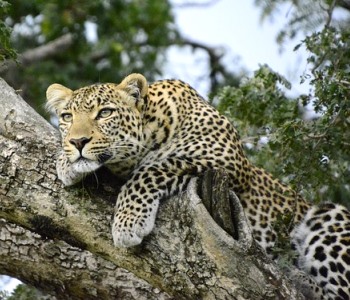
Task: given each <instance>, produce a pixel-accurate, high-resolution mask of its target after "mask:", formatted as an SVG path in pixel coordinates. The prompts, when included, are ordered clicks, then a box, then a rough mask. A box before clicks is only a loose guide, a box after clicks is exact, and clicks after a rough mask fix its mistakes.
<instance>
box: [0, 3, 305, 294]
mask: <svg viewBox="0 0 350 300" xmlns="http://www.w3.org/2000/svg"><path fill="white" fill-rule="evenodd" d="M186 1H187V0H172V2H173V3H183V2H186ZM198 2H200V1H198ZM205 2H207V0H205ZM287 14H288V8H286V11H285V12H283V11H282V13H281V14H280V15H279V16H276V17H275V19H274V23H272V22H269V21H265V22H264V23H261V22H260V10H259V9H258V8H257V7H255V6H254V0H245V1H239V0H218V1H216V2H215V4H214V5H212V6H209V7H205V8H199V7H197V6H196V7H193V8H177V9H175V18H176V23H177V24H178V26H179V28H180V30H181V32H182V34H183V35H184V36H185V37H187V38H189V39H192V40H195V41H200V42H202V43H204V44H207V45H211V46H221V47H223V50H224V51H225V52H226V53H227V57H226V59H225V62H226V63H227V64H228V68H229V69H231V70H235V71H236V72H239V71H240V70H242V69H245V70H247V71H249V73H250V74H252V72H253V71H254V70H256V69H257V68H258V67H259V64H268V65H269V66H270V67H271V68H272V69H273V70H274V71H277V72H279V73H280V74H282V75H283V76H285V77H286V78H287V79H288V80H290V81H291V82H292V83H293V90H292V92H291V93H292V94H293V95H297V94H300V93H301V92H306V91H307V90H308V87H307V85H304V86H300V85H299V84H298V83H299V81H300V80H299V77H300V75H302V73H303V72H304V71H305V70H306V58H307V54H306V53H305V52H298V53H296V52H294V51H293V48H294V46H295V45H296V44H297V43H298V42H299V41H297V40H296V41H292V42H291V43H288V44H286V45H285V46H284V51H283V52H282V53H280V47H279V46H278V45H277V43H276V35H277V32H278V30H279V29H281V28H282V26H283V24H284V23H285V22H286V18H287ZM204 61H205V57H204V56H203V53H200V52H196V53H193V52H192V51H189V49H186V50H181V51H179V49H176V48H174V49H171V50H170V51H169V52H168V63H167V64H166V66H164V70H165V73H166V77H168V78H180V79H182V80H184V81H187V82H188V83H190V84H191V85H192V86H193V87H195V88H196V89H198V90H199V92H200V93H201V94H202V95H206V94H207V93H208V86H207V80H206V79H205V78H202V80H198V78H200V77H201V75H202V74H204V73H205V72H204V70H205V67H206V66H205V64H204V63H203V62H204ZM16 284H17V281H14V280H13V281H11V282H10V283H9V284H8V285H6V286H5V287H4V286H2V285H1V282H0V290H2V289H6V290H9V291H11V290H12V289H13V288H14V287H15V286H16Z"/></svg>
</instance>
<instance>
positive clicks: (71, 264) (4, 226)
mask: <svg viewBox="0 0 350 300" xmlns="http://www.w3.org/2000/svg"><path fill="white" fill-rule="evenodd" d="M0 107H1V108H2V109H1V111H0V219H1V221H0V249H1V250H0V273H5V274H9V275H11V276H15V277H17V278H19V279H20V280H22V281H24V282H27V283H30V284H32V285H33V286H35V287H38V288H40V289H43V290H48V289H49V291H50V292H51V293H54V294H55V295H56V296H57V297H58V298H62V299H63V298H64V299H82V298H84V299H114V298H115V299H120V298H123V299H169V297H170V296H171V297H174V298H176V299H214V298H215V299H268V297H270V296H271V297H272V298H273V299H303V298H302V296H301V295H300V294H299V293H298V292H297V291H296V290H295V288H294V287H293V286H291V284H290V283H289V282H288V280H286V278H285V277H284V276H283V275H282V274H281V273H280V272H279V271H278V269H277V268H276V266H275V265H274V263H273V262H271V261H270V260H269V259H268V258H267V257H266V256H265V254H264V253H263V252H262V251H261V250H259V248H258V247H257V246H256V244H255V243H254V242H253V239H252V236H251V233H250V231H249V228H248V225H247V223H246V219H245V217H244V214H243V209H242V207H241V206H240V204H239V201H238V199H237V197H235V196H234V195H233V194H229V196H225V197H223V198H224V199H229V200H230V201H231V207H232V208H233V215H234V219H236V220H237V222H235V228H236V230H237V234H235V236H236V237H237V238H238V240H235V239H233V238H232V236H231V235H229V234H228V233H226V232H225V231H224V230H222V229H221V228H220V227H219V226H218V225H217V224H216V223H215V221H214V220H213V219H212V218H211V217H210V215H209V214H208V211H207V210H206V208H205V207H204V205H203V203H202V201H201V199H200V198H199V196H198V194H197V185H196V182H195V181H192V182H191V184H190V186H189V188H188V191H187V192H185V193H183V194H181V195H179V196H176V197H172V198H171V199H168V200H167V201H165V202H164V203H163V204H162V205H161V208H160V211H159V214H158V217H157V221H156V227H155V229H154V231H153V232H152V233H151V234H150V236H148V237H147V238H145V240H144V241H143V243H142V244H141V245H140V246H138V247H134V248H131V249H128V250H123V249H117V248H115V247H114V246H113V243H112V239H111V233H110V219H111V217H110V216H111V215H112V212H113V206H114V199H115V195H116V193H117V190H118V187H119V184H118V182H117V181H116V180H113V178H111V175H110V174H106V171H105V170H101V171H100V172H98V173H97V174H96V176H97V178H98V184H97V182H96V180H95V177H94V176H91V177H90V178H87V180H86V181H84V182H83V183H81V184H79V185H78V186H75V187H71V188H67V189H63V187H62V184H61V183H60V182H59V181H58V180H57V177H56V171H55V153H56V150H57V148H58V147H59V141H58V137H57V132H56V130H55V129H54V128H52V127H51V126H50V125H49V124H48V123H47V122H46V121H45V120H44V119H42V118H41V117H40V116H38V115H37V114H36V113H35V112H34V111H33V110H32V109H31V108H30V107H29V106H28V105H27V104H26V103H25V102H24V101H23V100H22V99H21V98H20V97H19V96H18V95H16V94H15V92H14V91H13V89H11V88H10V87H8V86H7V84H6V83H5V82H4V81H2V80H0ZM222 181H223V178H221V177H218V179H217V181H216V183H215V185H214V187H212V188H211V190H212V191H213V194H214V195H215V193H216V191H222V190H220V188H219V186H220V185H221V184H222ZM207 190H208V189H207ZM225 191H226V192H225V193H226V195H227V193H229V192H228V190H227V189H226V190H225ZM216 195H219V194H216ZM219 198H220V199H221V197H217V199H219ZM210 206H211V205H210ZM224 223H225V222H224ZM131 273H132V274H131ZM159 291H162V292H159ZM169 295H170V296H169Z"/></svg>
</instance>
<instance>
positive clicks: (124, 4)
mask: <svg viewBox="0 0 350 300" xmlns="http://www.w3.org/2000/svg"><path fill="white" fill-rule="evenodd" d="M8 7H9V9H8V11H7V13H6V14H5V17H6V18H5V21H6V24H8V25H9V26H10V27H11V28H13V31H12V44H13V46H14V48H15V49H16V50H17V51H18V52H19V57H18V61H19V64H15V63H13V62H11V61H7V62H6V64H4V66H2V67H0V75H1V76H3V77H4V78H5V80H6V81H7V82H8V83H9V84H10V85H11V86H13V87H14V88H16V89H17V90H19V91H20V94H21V96H22V97H23V98H24V99H26V101H28V103H30V104H31V105H32V106H33V107H35V108H36V109H37V110H38V111H39V112H40V113H41V114H45V111H44V110H43V106H42V103H43V102H44V100H45V99H44V96H43V95H44V94H45V93H44V92H45V90H46V88H47V87H48V86H49V85H50V84H51V83H53V82H59V83H62V84H64V85H66V86H70V87H71V88H73V89H76V88H78V87H81V86H84V85H88V84H92V83H96V82H119V81H120V80H121V79H122V78H124V77H125V76H126V75H128V74H130V73H133V72H140V73H143V74H144V75H145V76H146V77H147V78H148V79H149V80H151V81H152V80H154V79H156V78H159V77H160V76H161V74H162V73H163V71H164V70H163V69H162V66H163V64H164V61H165V59H166V57H165V52H166V50H167V49H168V48H169V47H173V46H177V47H191V48H192V49H199V50H201V51H205V52H206V53H207V56H208V65H209V66H210V70H208V78H210V82H211V88H212V90H214V89H217V87H218V86H219V85H220V84H223V82H230V83H236V84H237V82H238V79H237V78H236V76H234V74H232V73H230V72H228V71H227V70H226V68H225V67H224V64H223V63H222V62H221V61H222V56H223V55H222V51H217V49H216V47H212V46H207V45H205V44H203V43H200V42H199V41H192V40H189V39H186V38H184V37H182V35H181V34H180V32H179V31H178V29H177V27H176V24H175V22H174V19H173V15H172V7H171V4H170V2H169V1H158V0H156V1H138V0H133V1H126V0H123V1H120V0H118V1H117V0H110V1H104V0H97V1H88V2H87V1H80V0H74V1H71V0H69V1H67V0H66V1H40V0H31V1H20V0H14V1H11V4H10V5H9V4H8ZM62 70H64V72H62ZM82 70H84V71H83V72H82ZM223 78H225V80H223Z"/></svg>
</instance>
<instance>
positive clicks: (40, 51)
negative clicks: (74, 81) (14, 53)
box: [0, 33, 73, 74]
mask: <svg viewBox="0 0 350 300" xmlns="http://www.w3.org/2000/svg"><path fill="white" fill-rule="evenodd" d="M72 45H73V34H71V33H67V34H64V35H62V36H60V37H59V38H57V39H55V40H53V41H51V42H49V43H47V44H45V45H42V46H39V47H36V48H34V49H29V50H27V51H25V52H24V53H22V54H20V55H19V56H18V62H17V63H19V64H21V65H23V66H28V65H31V64H34V63H36V62H39V61H42V60H45V59H48V58H50V57H53V56H55V55H57V54H59V53H62V52H64V51H65V50H67V49H68V48H69V47H70V46H72ZM15 67H16V62H14V61H13V60H7V61H5V62H4V63H2V64H1V65H0V74H4V73H5V72H7V71H9V70H11V69H13V68H15Z"/></svg>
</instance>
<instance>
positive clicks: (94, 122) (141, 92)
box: [47, 74, 350, 299]
mask: <svg viewBox="0 0 350 300" xmlns="http://www.w3.org/2000/svg"><path fill="white" fill-rule="evenodd" d="M47 99H48V102H47V106H48V109H49V110H50V111H53V112H55V113H56V114H57V115H58V116H59V120H60V125H59V128H60V132H61V136H62V150H61V151H60V154H59V156H58V159H57V172H58V176H59V178H60V179H61V180H62V181H63V182H64V183H65V184H66V185H71V184H74V183H76V182H78V181H79V180H81V178H82V177H83V175H84V174H86V173H90V172H93V171H94V170H96V169H97V168H99V167H100V166H101V165H105V166H106V167H108V168H109V169H110V170H111V171H112V172H114V173H115V174H116V175H117V176H120V177H123V178H125V179H127V181H126V183H125V185H124V186H123V187H122V189H121V192H120V193H119V195H118V197H117V201H116V206H115V215H114V221H113V225H112V234H113V239H114V244H115V245H116V246H118V247H130V246H134V245H137V244H139V243H141V241H142V239H143V237H144V236H146V235H148V234H149V233H150V232H151V230H152V228H153V226H154V222H155V217H156V212H157V209H158V205H159V201H160V200H161V199H163V198H164V197H167V196H169V195H171V194H173V193H175V192H176V191H179V190H182V189H183V188H184V187H185V186H186V184H187V182H188V181H189V179H190V178H192V177H194V176H196V175H199V174H201V173H203V172H204V171H205V170H207V169H219V168H221V169H225V170H226V171H227V172H228V174H229V176H230V177H231V182H230V185H231V188H232V189H233V190H234V191H235V192H236V194H237V195H238V197H239V198H240V201H241V203H242V205H243V207H244V209H245V213H246V216H247V218H248V220H249V222H250V224H251V227H252V231H253V235H254V237H255V239H256V240H257V241H258V242H259V243H260V245H261V246H262V247H264V248H265V249H266V250H269V249H270V248H271V247H272V246H273V245H274V242H275V240H276V232H275V229H274V228H273V226H272V225H273V224H274V222H275V221H276V220H277V218H278V216H279V215H283V214H286V213H289V214H292V215H293V221H294V223H295V224H298V223H299V222H301V221H302V220H303V218H304V216H305V214H306V213H307V211H308V210H309V209H310V205H309V204H307V203H306V202H305V200H304V199H302V198H301V197H300V196H299V195H297V194H296V192H295V191H293V190H292V189H291V188H289V187H288V186H286V185H284V184H283V183H281V182H280V181H278V180H276V179H274V178H272V176H271V175H270V174H268V173H267V172H266V171H264V170H263V169H260V168H258V167H255V166H253V165H251V164H250V162H249V161H248V160H247V158H246V156H245V154H244V152H243V148H242V145H241V142H240V140H239V136H238V134H237V131H236V129H235V128H234V127H233V126H232V125H231V123H230V122H229V121H228V119H227V118H226V117H225V116H222V115H220V114H219V112H218V111H216V110H215V109H214V108H213V107H211V106H210V105H209V104H208V103H207V102H206V101H205V100H203V99H202V97H201V96H200V95H199V94H198V93H197V92H196V91H195V90H194V89H192V88H191V87H190V86H189V85H188V84H186V83H184V82H182V81H179V80H163V81H158V82H155V83H153V84H151V85H149V86H148V84H147V82H146V79H145V78H144V77H143V76H142V75H140V74H131V75H129V76H128V77H126V78H125V79H124V80H123V81H122V82H121V83H120V84H110V83H109V84H96V85H92V86H88V87H84V88H81V89H78V90H76V91H72V90H70V89H68V88H65V87H63V86H61V85H58V84H53V85H51V86H50V87H49V88H48V90H47ZM309 214H310V213H309ZM309 214H308V215H307V217H306V220H304V221H303V222H304V223H305V226H304V227H305V228H306V227H308V228H309V231H310V232H316V231H315V230H314V228H313V227H312V226H311V225H310V224H311V223H310V222H311V221H310V220H309V219H312V218H313V216H311V215H309ZM304 223H302V224H304ZM291 225H292V226H291V229H292V228H293V224H291ZM304 227H298V228H299V231H300V232H303V231H304ZM301 228H303V230H301ZM299 231H295V232H297V233H296V234H295V237H296V238H295V241H298V242H300V243H299V244H300V245H299V246H298V250H299V251H300V253H304V252H305V251H306V250H305V249H303V246H306V247H307V248H308V249H312V251H316V252H317V249H313V248H310V247H311V244H310V245H308V244H307V243H306V244H305V243H303V241H304V240H306V237H305V238H304V237H302V238H301V234H299V233H298V232H299ZM325 232H326V231H324V232H323V234H325ZM348 232H349V230H348ZM310 234H311V233H310ZM314 234H321V233H320V232H317V233H314ZM324 238H325V237H324ZM344 247H345V248H346V249H345V251H349V246H347V245H345V246H344ZM343 251H344V249H343ZM309 255H311V256H312V255H316V254H314V252H312V253H311V254H310V253H309ZM345 263H346V264H345V267H344V268H345V269H346V272H345V273H344V274H343V273H341V275H339V276H341V277H343V275H344V278H346V279H344V280H348V279H349V278H348V273H349V271H348V270H349V262H347V261H346V262H345ZM332 266H333V265H332ZM312 267H313V260H312V259H311V261H310V262H309V263H308V265H306V264H305V268H306V269H307V270H308V271H310V273H311V274H312V273H315V272H316V271H313V269H312ZM327 267H328V266H327ZM315 268H316V269H317V272H316V273H317V274H316V275H317V276H316V279H317V281H318V282H320V283H321V284H322V285H323V286H325V285H327V284H323V282H324V281H323V278H321V277H319V274H321V276H322V273H323V271H321V270H320V268H321V267H319V266H318V264H316V265H315ZM332 270H334V266H333V268H331V266H329V273H331V272H332ZM337 270H339V271H340V269H339V268H338V269H337ZM319 278H321V279H320V280H318V279H319ZM334 285H335V284H334ZM335 289H336V288H335ZM325 290H327V289H325ZM322 291H323V290H322ZM344 293H345V294H346V295H347V298H346V297H344V298H339V299H349V295H350V293H349V291H348V290H347V291H344ZM330 299H333V298H330ZM334 299H338V298H334Z"/></svg>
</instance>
